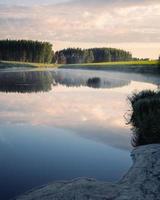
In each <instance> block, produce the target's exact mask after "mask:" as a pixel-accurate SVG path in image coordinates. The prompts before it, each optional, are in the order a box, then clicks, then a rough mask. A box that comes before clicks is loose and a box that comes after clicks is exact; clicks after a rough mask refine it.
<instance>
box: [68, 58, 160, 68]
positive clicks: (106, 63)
mask: <svg viewBox="0 0 160 200" xmlns="http://www.w3.org/2000/svg"><path fill="white" fill-rule="evenodd" d="M157 64H158V62H157V61H156V60H150V61H123V62H102V63H84V64H69V65H72V66H74V65H75V66H76V65H79V66H95V65H96V66H106V67H107V66H111V65H116V66H118V65H126V66H128V65H141V66H142V65H145V66H146V65H157Z"/></svg>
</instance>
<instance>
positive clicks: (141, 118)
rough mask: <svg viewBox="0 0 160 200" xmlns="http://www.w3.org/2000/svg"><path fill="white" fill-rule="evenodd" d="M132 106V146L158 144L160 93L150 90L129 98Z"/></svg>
mask: <svg viewBox="0 0 160 200" xmlns="http://www.w3.org/2000/svg"><path fill="white" fill-rule="evenodd" d="M129 101H130V103H131V106H132V113H131V115H130V119H129V124H131V125H132V131H133V138H132V145H133V146H139V145H146V144H153V143H160V92H154V91H150V90H146V91H142V92H140V93H135V94H133V95H132V97H129Z"/></svg>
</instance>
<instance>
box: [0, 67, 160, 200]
mask: <svg viewBox="0 0 160 200" xmlns="http://www.w3.org/2000/svg"><path fill="white" fill-rule="evenodd" d="M159 85H160V79H159V76H156V75H147V74H138V73H124V72H123V73H121V72H115V71H114V72H112V71H94V70H92V71H89V70H73V69H72V70H71V69H54V70H51V69H48V70H34V69H31V70H27V69H23V70H18V69H13V70H0V199H2V200H8V199H10V198H13V197H14V196H16V195H19V194H22V193H23V192H25V191H27V190H29V189H31V188H34V187H38V186H41V185H44V184H47V183H51V182H53V181H56V180H66V179H73V178H77V177H92V178H95V179H98V180H103V181H118V180H119V179H120V178H121V177H122V176H123V175H124V174H125V173H126V172H127V170H128V169H129V167H130V166H131V164H132V160H131V158H130V151H131V150H132V147H131V130H130V128H131V127H129V126H128V125H127V124H126V122H127V121H126V118H127V116H129V113H130V109H131V108H130V105H129V102H128V101H127V97H128V96H129V95H131V94H132V93H133V92H135V91H141V90H144V89H157V87H159Z"/></svg>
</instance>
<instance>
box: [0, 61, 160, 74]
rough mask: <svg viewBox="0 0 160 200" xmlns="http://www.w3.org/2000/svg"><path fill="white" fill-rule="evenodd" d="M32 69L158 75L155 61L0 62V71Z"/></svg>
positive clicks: (158, 71)
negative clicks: (110, 71) (78, 62)
mask: <svg viewBox="0 0 160 200" xmlns="http://www.w3.org/2000/svg"><path fill="white" fill-rule="evenodd" d="M13 68H17V69H18V68H19V69H23V68H32V69H36V68H37V69H51V68H52V69H54V68H59V69H81V70H102V71H106V70H112V71H122V72H138V73H160V67H159V66H158V62H157V61H148V62H144V61H141V62H135V61H134V62H113V63H88V64H47V63H25V62H12V61H0V69H2V70H3V69H13Z"/></svg>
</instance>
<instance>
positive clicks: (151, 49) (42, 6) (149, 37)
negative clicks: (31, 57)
mask: <svg viewBox="0 0 160 200" xmlns="http://www.w3.org/2000/svg"><path fill="white" fill-rule="evenodd" d="M159 22H160V0H88V1H87V0H27V1H26V0H25V1H24V0H0V39H6V38H9V39H32V40H42V41H49V42H51V43H52V44H53V49H54V50H59V49H63V48H67V47H81V48H90V47H114V48H121V49H124V50H128V51H131V52H132V54H133V56H135V57H140V58H151V59H155V58H158V56H159V54H160V23H159Z"/></svg>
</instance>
